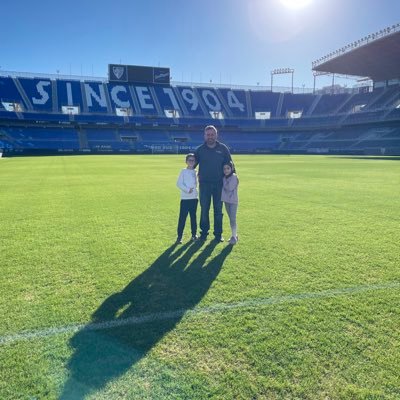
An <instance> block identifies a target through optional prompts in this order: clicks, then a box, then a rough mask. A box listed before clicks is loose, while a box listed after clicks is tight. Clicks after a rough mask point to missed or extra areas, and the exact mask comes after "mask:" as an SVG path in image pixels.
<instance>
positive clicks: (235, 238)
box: [229, 236, 238, 245]
mask: <svg viewBox="0 0 400 400" xmlns="http://www.w3.org/2000/svg"><path fill="white" fill-rule="evenodd" d="M237 241H238V239H237V236H236V237H235V236H232V237H231V238H230V239H229V244H232V245H233V244H236V243H237Z"/></svg>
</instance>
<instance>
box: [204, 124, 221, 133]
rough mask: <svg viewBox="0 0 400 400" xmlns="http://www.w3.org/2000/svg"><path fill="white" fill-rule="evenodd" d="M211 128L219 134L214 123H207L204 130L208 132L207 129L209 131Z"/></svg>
mask: <svg viewBox="0 0 400 400" xmlns="http://www.w3.org/2000/svg"><path fill="white" fill-rule="evenodd" d="M210 129H212V130H213V131H214V132H215V133H216V134H218V131H217V128H216V127H215V126H214V125H207V126H206V127H205V128H204V132H206V131H208V130H210Z"/></svg>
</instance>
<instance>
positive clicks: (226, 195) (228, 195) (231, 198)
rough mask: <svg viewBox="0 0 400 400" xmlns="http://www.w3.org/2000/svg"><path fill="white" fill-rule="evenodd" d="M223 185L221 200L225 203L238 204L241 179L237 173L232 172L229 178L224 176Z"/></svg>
mask: <svg viewBox="0 0 400 400" xmlns="http://www.w3.org/2000/svg"><path fill="white" fill-rule="evenodd" d="M222 181H223V186H222V193H221V200H222V201H224V202H225V203H233V204H238V202H239V200H238V185H239V179H238V177H237V176H236V174H232V175H231V176H230V177H229V178H225V177H223V179H222Z"/></svg>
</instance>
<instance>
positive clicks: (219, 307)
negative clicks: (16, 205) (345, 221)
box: [0, 282, 400, 346]
mask: <svg viewBox="0 0 400 400" xmlns="http://www.w3.org/2000/svg"><path fill="white" fill-rule="evenodd" d="M399 288H400V282H392V283H387V284H381V285H370V286H354V287H349V288H342V289H329V290H324V291H321V292H311V293H298V294H289V295H285V296H275V297H267V298H258V299H253V300H245V301H240V302H236V303H221V304H216V305H213V306H209V307H195V308H193V309H189V310H186V309H178V310H174V311H166V312H160V313H153V314H146V315H142V316H140V317H130V318H125V319H117V320H110V321H104V322H94V323H89V324H76V325H66V326H60V327H53V328H46V329H39V330H36V331H23V332H20V333H15V334H12V335H5V336H0V346H1V345H5V344H9V343H15V342H19V341H22V340H31V339H37V338H39V339H41V338H44V337H46V336H55V335H60V334H63V333H69V334H71V333H75V332H77V331H80V330H82V331H83V330H88V331H89V330H90V331H92V330H93V331H97V330H103V329H111V328H116V327H120V326H130V325H140V324H143V323H146V322H154V321H161V320H165V319H172V318H180V317H183V316H191V315H198V314H209V313H213V312H220V311H227V310H236V309H243V308H256V307H260V306H267V305H271V304H278V303H290V302H294V301H298V300H308V299H322V298H328V297H336V296H343V295H347V294H358V293H364V292H368V291H373V290H387V289H399Z"/></svg>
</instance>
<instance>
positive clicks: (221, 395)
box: [0, 155, 400, 400]
mask: <svg viewBox="0 0 400 400" xmlns="http://www.w3.org/2000/svg"><path fill="white" fill-rule="evenodd" d="M233 157H234V161H235V163H236V166H237V171H238V176H239V180H240V185H239V210H238V233H239V238H240V240H239V243H238V244H237V245H236V246H229V245H227V243H226V242H225V243H219V244H216V243H214V242H213V241H212V240H211V238H210V237H209V240H207V241H206V242H204V243H203V242H194V243H193V242H190V241H189V238H190V230H189V221H187V225H186V229H185V235H184V242H183V244H182V245H175V244H174V242H175V239H176V226H177V218H178V209H179V190H178V189H177V188H176V186H175V184H176V179H177V177H178V174H179V171H180V169H181V168H183V167H184V166H185V163H184V155H157V156H150V155H149V156H128V155H121V156H113V155H106V156H54V157H26V158H5V159H0V185H1V189H0V190H1V196H0V221H1V230H0V239H1V241H0V244H1V253H0V254H1V264H0V265H1V266H0V271H1V279H0V315H1V324H0V399H1V400H9V399H10V400H14V399H25V400H34V399H35V400H39V399H40V400H41V399H62V400H67V399H68V400H75V399H77V400H80V399H92V400H94V399H96V400H97V399H104V400H109V399H149V400H150V399H151V400H153V399H218V400H219V399H232V400H234V399H235V400H236V399H244V400H247V399H268V400H270V399H393V400H394V399H399V398H400V372H399V371H400V248H399V244H400V229H399V227H400V157H398V158H396V157H356V156H354V157H339V156H337V157H334V156H284V155H282V156H263V155H253V156H247V155H246V156H245V155H236V156H235V155H234V156H233ZM199 214H200V213H199V210H198V216H199ZM224 214H225V213H224ZM210 215H211V216H212V212H211V213H210ZM211 219H212V218H211ZM211 237H212V236H211ZM224 237H225V239H229V237H230V230H229V221H228V220H227V216H226V214H225V215H224Z"/></svg>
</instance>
